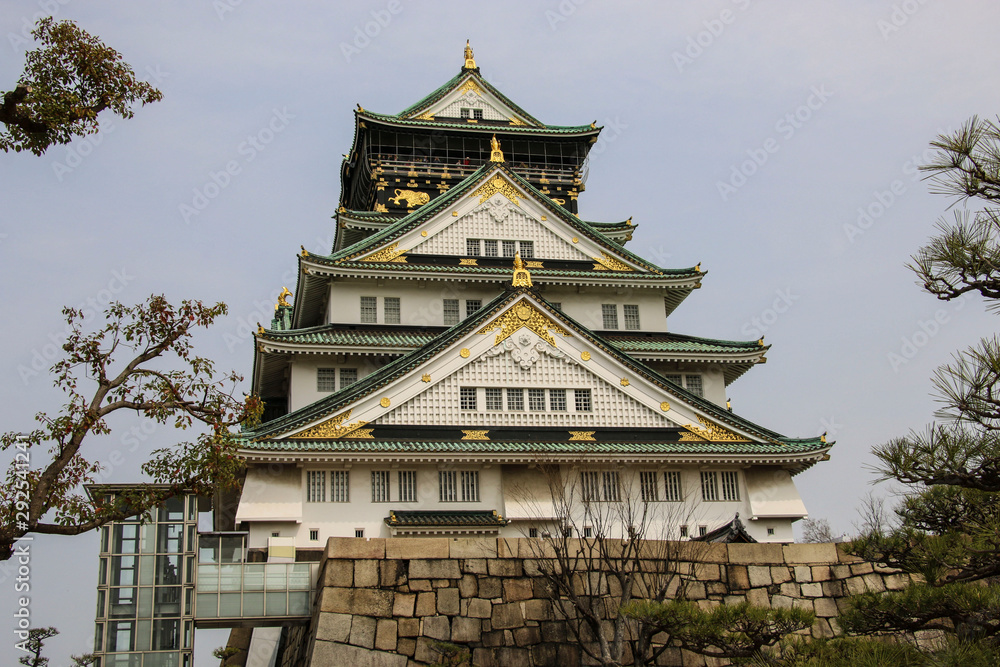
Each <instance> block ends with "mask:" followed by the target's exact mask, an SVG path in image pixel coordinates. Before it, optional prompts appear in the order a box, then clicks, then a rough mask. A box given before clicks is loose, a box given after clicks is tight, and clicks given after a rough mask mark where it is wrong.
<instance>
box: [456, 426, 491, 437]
mask: <svg viewBox="0 0 1000 667" xmlns="http://www.w3.org/2000/svg"><path fill="white" fill-rule="evenodd" d="M462 434H463V435H462V440H489V434H490V432H489V431H469V430H466V429H464V428H463V429H462Z"/></svg>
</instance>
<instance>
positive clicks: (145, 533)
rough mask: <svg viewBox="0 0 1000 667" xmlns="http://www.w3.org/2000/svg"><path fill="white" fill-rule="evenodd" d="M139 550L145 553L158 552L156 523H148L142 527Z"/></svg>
mask: <svg viewBox="0 0 1000 667" xmlns="http://www.w3.org/2000/svg"><path fill="white" fill-rule="evenodd" d="M139 542H140V546H139V551H140V552H142V553H144V554H151V553H156V524H154V523H147V524H146V525H145V526H143V527H142V528H141V534H140V536H139Z"/></svg>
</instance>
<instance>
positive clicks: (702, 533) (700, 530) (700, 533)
mask: <svg viewBox="0 0 1000 667" xmlns="http://www.w3.org/2000/svg"><path fill="white" fill-rule="evenodd" d="M706 535H708V526H698V537H705V536H706Z"/></svg>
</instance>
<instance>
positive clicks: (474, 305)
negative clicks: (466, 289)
mask: <svg viewBox="0 0 1000 667" xmlns="http://www.w3.org/2000/svg"><path fill="white" fill-rule="evenodd" d="M482 307H483V301H482V299H466V300H465V316H466V317H472V316H473V315H475V314H476V311H477V310H479V309H480V308H482Z"/></svg>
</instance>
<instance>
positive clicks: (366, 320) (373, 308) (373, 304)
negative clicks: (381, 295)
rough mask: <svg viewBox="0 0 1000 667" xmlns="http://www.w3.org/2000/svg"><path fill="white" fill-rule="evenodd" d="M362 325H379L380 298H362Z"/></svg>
mask: <svg viewBox="0 0 1000 667" xmlns="http://www.w3.org/2000/svg"><path fill="white" fill-rule="evenodd" d="M361 323H362V324H377V323H378V297H375V296H363V297H361Z"/></svg>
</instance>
